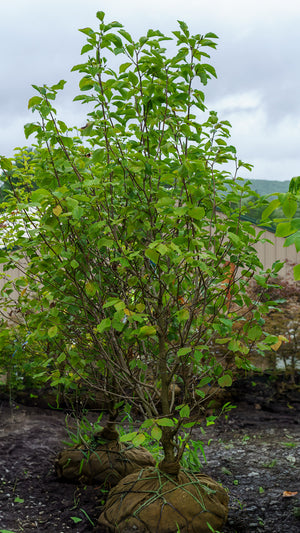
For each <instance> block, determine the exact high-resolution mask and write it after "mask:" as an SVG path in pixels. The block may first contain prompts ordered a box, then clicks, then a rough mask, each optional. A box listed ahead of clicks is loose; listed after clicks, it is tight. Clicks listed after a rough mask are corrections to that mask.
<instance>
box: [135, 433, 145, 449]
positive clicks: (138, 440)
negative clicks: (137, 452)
mask: <svg viewBox="0 0 300 533" xmlns="http://www.w3.org/2000/svg"><path fill="white" fill-rule="evenodd" d="M145 439H146V436H145V435H144V433H138V434H137V436H136V437H134V439H132V444H133V446H140V445H141V444H143V442H144V441H145Z"/></svg>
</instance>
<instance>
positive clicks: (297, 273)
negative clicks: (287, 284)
mask: <svg viewBox="0 0 300 533" xmlns="http://www.w3.org/2000/svg"><path fill="white" fill-rule="evenodd" d="M294 278H295V281H299V280H300V265H296V266H294Z"/></svg>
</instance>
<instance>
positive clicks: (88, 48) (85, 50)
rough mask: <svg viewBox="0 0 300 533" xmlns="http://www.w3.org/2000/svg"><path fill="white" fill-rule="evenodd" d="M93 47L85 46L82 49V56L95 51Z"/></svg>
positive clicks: (90, 45)
mask: <svg viewBox="0 0 300 533" xmlns="http://www.w3.org/2000/svg"><path fill="white" fill-rule="evenodd" d="M93 48H94V47H93V45H92V44H85V45H84V46H83V47H82V48H81V52H80V53H81V55H83V54H85V53H86V52H89V51H90V50H93Z"/></svg>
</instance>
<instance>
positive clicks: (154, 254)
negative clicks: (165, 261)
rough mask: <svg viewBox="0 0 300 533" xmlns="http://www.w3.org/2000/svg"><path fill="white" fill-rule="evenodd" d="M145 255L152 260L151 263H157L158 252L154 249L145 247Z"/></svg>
mask: <svg viewBox="0 0 300 533" xmlns="http://www.w3.org/2000/svg"><path fill="white" fill-rule="evenodd" d="M145 256H146V257H148V259H150V261H152V263H155V265H156V264H157V263H158V259H159V253H158V252H157V251H156V250H153V249H152V248H147V249H146V250H145Z"/></svg>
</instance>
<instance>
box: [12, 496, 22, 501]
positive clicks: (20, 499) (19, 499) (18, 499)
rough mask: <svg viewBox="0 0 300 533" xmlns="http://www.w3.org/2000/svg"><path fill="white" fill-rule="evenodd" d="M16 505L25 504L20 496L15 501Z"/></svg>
mask: <svg viewBox="0 0 300 533" xmlns="http://www.w3.org/2000/svg"><path fill="white" fill-rule="evenodd" d="M14 502H15V503H24V500H23V498H18V496H17V497H16V498H15V499H14Z"/></svg>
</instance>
